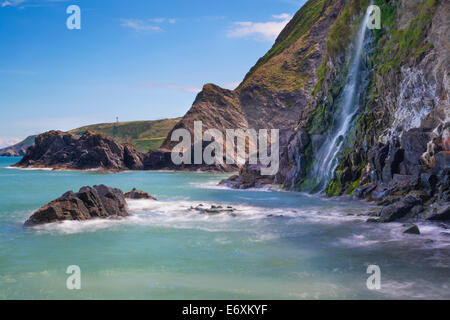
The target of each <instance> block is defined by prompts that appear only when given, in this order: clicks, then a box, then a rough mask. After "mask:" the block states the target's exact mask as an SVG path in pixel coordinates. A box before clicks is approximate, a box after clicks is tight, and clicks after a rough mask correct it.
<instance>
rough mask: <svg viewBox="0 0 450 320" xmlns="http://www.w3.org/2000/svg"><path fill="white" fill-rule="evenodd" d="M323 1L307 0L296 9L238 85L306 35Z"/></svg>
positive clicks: (318, 13) (320, 10)
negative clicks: (273, 42)
mask: <svg viewBox="0 0 450 320" xmlns="http://www.w3.org/2000/svg"><path fill="white" fill-rule="evenodd" d="M324 3H325V0H309V1H307V2H306V3H305V5H304V6H303V7H302V8H301V9H300V10H299V11H297V13H296V14H295V16H294V17H293V18H292V20H291V21H290V22H289V23H288V25H287V26H286V27H285V29H283V31H282V32H281V33H280V35H279V36H278V38H277V40H276V41H275V44H274V45H273V47H272V48H271V49H270V50H269V52H267V53H266V54H265V55H264V56H263V57H262V58H260V59H259V60H258V62H257V63H256V64H255V66H253V67H252V68H251V69H250V71H249V72H248V73H247V75H246V76H245V78H244V81H243V82H242V83H241V85H240V86H239V87H242V86H243V85H244V84H245V83H246V82H247V81H248V80H250V78H251V76H252V75H253V74H254V73H255V72H256V70H258V69H259V68H260V67H261V66H263V65H265V64H266V63H267V62H268V61H269V60H270V59H272V58H273V57H276V56H278V55H279V54H280V53H281V52H283V50H285V49H286V48H288V47H289V46H291V45H292V44H293V43H294V42H295V41H297V40H298V39H299V38H300V37H302V36H304V35H306V34H307V33H308V32H309V31H310V29H311V27H312V25H313V24H314V23H315V22H316V21H317V19H318V18H319V17H320V14H321V12H322V9H323V6H324Z"/></svg>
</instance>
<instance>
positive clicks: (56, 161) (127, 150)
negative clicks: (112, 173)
mask: <svg viewBox="0 0 450 320" xmlns="http://www.w3.org/2000/svg"><path fill="white" fill-rule="evenodd" d="M143 160H144V155H143V154H142V153H140V152H139V151H137V150H136V149H135V147H133V146H132V145H128V144H120V143H117V142H116V141H114V140H112V139H111V138H108V137H106V136H105V135H103V134H97V133H93V132H91V131H87V132H86V133H84V134H83V135H81V136H77V135H73V134H70V133H65V132H61V131H49V132H46V133H43V134H40V135H38V136H37V137H36V139H35V144H34V145H33V146H31V147H30V148H29V149H28V151H27V153H26V154H25V156H24V157H23V158H22V160H21V161H20V162H19V163H17V164H16V165H15V166H16V167H46V168H55V169H80V170H84V169H105V170H142V169H144V165H143Z"/></svg>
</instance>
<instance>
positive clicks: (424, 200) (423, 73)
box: [241, 0, 450, 221]
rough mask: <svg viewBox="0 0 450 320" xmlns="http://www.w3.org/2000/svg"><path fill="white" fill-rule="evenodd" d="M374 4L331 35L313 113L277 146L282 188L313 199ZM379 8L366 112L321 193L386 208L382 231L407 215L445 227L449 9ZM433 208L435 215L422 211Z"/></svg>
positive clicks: (351, 10) (449, 167) (383, 1)
mask: <svg viewBox="0 0 450 320" xmlns="http://www.w3.org/2000/svg"><path fill="white" fill-rule="evenodd" d="M368 4H369V2H368V1H357V0H354V1H349V2H347V3H346V5H345V7H344V9H343V10H341V13H340V15H339V16H338V17H337V18H336V19H335V21H334V23H333V26H332V27H331V28H330V32H329V34H328V39H327V49H326V53H325V54H324V59H323V61H322V65H321V66H320V68H319V69H318V74H317V82H316V85H315V88H314V101H313V102H312V104H311V105H310V107H309V110H312V112H310V113H309V114H305V113H304V114H302V115H301V116H300V118H299V120H298V123H297V126H296V128H295V130H291V131H287V132H286V133H285V135H284V137H283V138H282V139H281V143H282V149H281V169H280V171H279V173H278V174H277V175H276V176H275V177H272V179H273V182H275V183H277V184H282V185H283V186H284V187H285V188H288V189H296V190H305V191H313V192H314V191H315V181H314V176H312V175H311V174H310V173H311V171H312V169H313V168H314V167H315V166H316V165H317V159H318V157H319V150H320V148H321V146H322V145H323V144H324V143H325V142H326V141H327V137H329V136H330V134H332V132H333V130H334V129H333V128H334V127H335V125H336V124H335V123H336V119H337V116H338V114H339V112H340V100H341V98H342V95H343V89H344V87H345V84H346V83H345V79H346V74H347V73H348V70H349V59H350V53H351V48H352V43H351V39H352V38H353V37H354V35H355V30H356V28H357V25H358V24H360V21H361V17H362V15H363V13H364V11H365V8H366V7H367V5H368ZM374 4H376V5H378V6H379V7H380V8H381V14H382V29H381V30H374V31H373V32H370V34H369V35H368V37H370V46H371V48H372V49H373V50H372V51H371V53H370V54H368V55H367V58H366V60H364V61H363V63H364V65H365V67H366V68H367V69H368V70H370V74H371V75H370V77H369V84H368V85H367V88H365V91H364V94H362V95H361V97H360V99H359V100H358V101H356V102H355V103H358V104H359V105H360V107H359V109H358V112H357V113H356V114H355V116H354V118H353V119H352V126H351V130H349V131H348V132H347V133H346V135H345V136H342V137H341V138H340V140H339V143H341V142H342V144H343V147H342V148H341V149H340V150H341V151H340V152H339V153H338V154H337V156H336V159H337V167H336V170H335V171H334V174H333V176H332V178H331V179H330V181H329V182H328V184H327V185H326V189H325V192H326V193H327V195H329V196H336V195H343V194H350V195H354V196H355V197H362V198H368V199H370V200H378V201H379V203H380V204H384V205H388V206H389V207H388V209H386V210H385V211H384V212H381V213H380V218H379V219H380V221H391V220H392V219H398V218H402V217H405V216H407V215H409V214H413V215H415V216H424V217H429V218H430V217H431V216H433V217H434V216H435V215H436V214H437V212H440V213H441V215H440V216H441V217H444V216H445V212H446V209H445V208H447V205H448V201H449V200H450V197H449V194H450V191H449V181H450V178H449V174H450V148H449V147H450V141H449V138H450V123H449V119H450V118H449V113H450V102H449V96H448V95H449V70H448V66H449V65H450V61H449V45H450V41H449V40H450V34H449V30H450V28H449V21H450V16H449V15H450V3H449V2H448V1H437V0H426V1H425V0H423V1H401V0H390V1H389V0H378V1H374ZM365 50H368V48H366V47H365ZM319 169H320V168H319ZM242 171H243V172H248V170H241V172H242ZM256 178H257V177H256ZM247 180H248V176H247ZM386 199H388V200H386ZM431 203H434V205H433V206H434V207H433V206H432V208H433V209H430V207H429V206H426V205H427V204H431ZM436 206H438V207H436ZM430 210H431V211H430Z"/></svg>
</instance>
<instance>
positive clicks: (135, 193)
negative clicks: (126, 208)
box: [125, 188, 157, 200]
mask: <svg viewBox="0 0 450 320" xmlns="http://www.w3.org/2000/svg"><path fill="white" fill-rule="evenodd" d="M125 198H127V199H136V200H137V199H150V200H157V199H156V198H155V197H153V196H151V195H150V194H148V193H147V192H144V191H141V190H136V188H133V190H131V191H128V192H126V193H125Z"/></svg>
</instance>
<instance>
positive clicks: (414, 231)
mask: <svg viewBox="0 0 450 320" xmlns="http://www.w3.org/2000/svg"><path fill="white" fill-rule="evenodd" d="M403 233H407V234H420V230H419V227H418V226H416V225H415V224H413V225H412V226H410V227H409V228H407V229H406V230H405V231H403Z"/></svg>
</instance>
